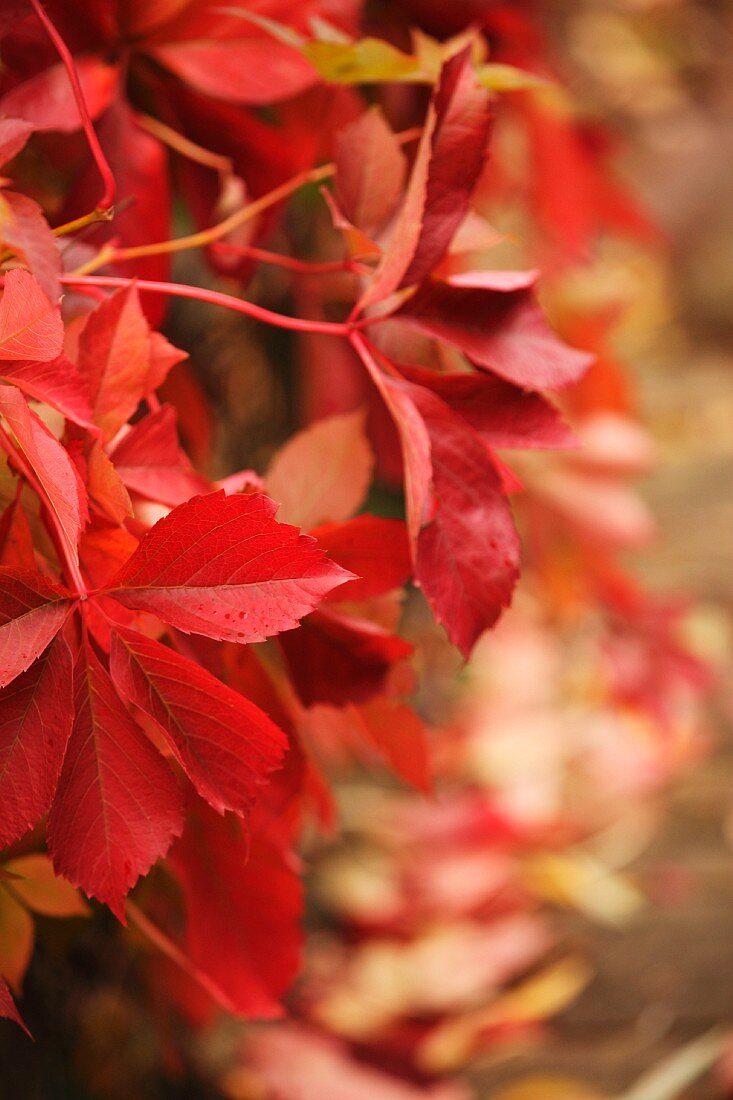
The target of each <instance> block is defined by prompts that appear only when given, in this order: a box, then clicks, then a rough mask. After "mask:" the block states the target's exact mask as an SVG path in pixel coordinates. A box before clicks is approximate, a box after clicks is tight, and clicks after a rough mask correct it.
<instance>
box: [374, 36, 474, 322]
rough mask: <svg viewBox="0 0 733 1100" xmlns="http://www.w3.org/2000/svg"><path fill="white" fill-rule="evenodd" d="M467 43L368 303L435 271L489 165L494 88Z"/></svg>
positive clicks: (449, 72)
mask: <svg viewBox="0 0 733 1100" xmlns="http://www.w3.org/2000/svg"><path fill="white" fill-rule="evenodd" d="M470 55H471V48H470V47H466V49H465V50H463V51H462V52H461V53H459V54H456V55H455V57H452V58H451V59H450V60H449V61H447V62H446V63H445V65H444V66H443V71H442V74H441V78H440V83H439V84H438V86H437V88H436V90H435V93H434V95H433V99H432V102H431V105H430V108H429V111H428V115H427V118H426V120H425V124H424V127H423V133H422V137H421V139H420V145H419V147H418V151H417V154H416V157H415V162H414V165H413V169H412V173H411V175H410V182H409V184H408V188H407V193H406V195H405V199H404V202H403V204H402V207H401V209H400V212H399V214H398V215H397V219H396V222H395V226H394V229H393V230H392V232H391V235H390V240H389V245H388V247H387V249H386V251H385V254H384V256H383V258H382V261H381V263H380V265H379V267H378V268H377V271H376V273H375V275H374V278H373V280H372V282H371V283H370V285H369V286H368V287H367V289H366V291H365V293H364V294H363V296H362V298H361V300H360V302H359V308H360V309H362V310H363V309H364V308H365V307H366V306H367V305H372V304H374V303H375V302H379V301H381V300H382V299H384V298H386V297H388V296H389V295H390V294H392V292H393V291H395V290H397V289H399V288H400V287H404V286H410V285H412V284H413V283H416V282H419V281H421V280H422V279H424V278H425V277H426V275H428V274H429V273H430V272H431V271H432V270H433V268H434V267H435V266H436V265H437V264H438V263H439V262H440V260H442V258H443V256H444V255H445V253H446V252H447V250H448V247H449V245H450V242H451V240H452V239H453V235H454V234H455V232H456V230H457V229H458V227H459V226H460V224H461V222H462V221H463V219H464V217H465V215H466V212H467V210H468V203H469V199H470V197H471V194H472V192H473V189H474V187H475V185H476V182H477V180H478V177H479V174H480V172H481V168H482V167H483V162H484V157H485V150H486V141H487V138H488V133H489V111H488V100H489V97H488V94H487V92H486V91H485V90H483V89H482V88H480V87H479V86H478V84H477V81H476V77H475V73H474V71H473V67H472V64H471V59H470Z"/></svg>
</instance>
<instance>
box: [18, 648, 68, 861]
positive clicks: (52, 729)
mask: <svg viewBox="0 0 733 1100" xmlns="http://www.w3.org/2000/svg"><path fill="white" fill-rule="evenodd" d="M72 684H73V667H72V660H71V652H70V650H69V647H68V645H67V644H66V642H65V641H64V639H63V638H62V637H61V636H59V637H57V638H56V640H55V641H54V642H52V644H51V645H50V646H48V648H47V649H46V650H45V651H44V653H42V654H41V656H40V657H39V658H38V659H37V660H36V661H34V662H33V664H32V665H31V666H30V668H29V669H28V670H27V671H26V672H24V673H23V674H22V675H21V676H17V677H16V678H15V680H13V682H12V683H11V684H9V685H8V686H7V687H5V688H3V689H2V690H0V807H1V809H0V847H2V848H4V847H6V846H7V845H8V844H11V843H12V842H13V841H14V840H18V839H19V838H20V837H21V836H23V834H24V833H25V832H27V831H28V829H32V828H33V826H34V825H36V824H37V822H38V821H39V820H40V818H41V817H42V816H43V814H45V813H47V811H48V809H49V807H50V805H51V800H52V799H53V794H54V791H55V789H56V782H57V780H58V777H59V773H60V771H61V763H62V761H63V758H64V752H65V751H66V744H67V742H68V740H69V734H70V733H71V726H72V722H73V720H74V697H73V691H72Z"/></svg>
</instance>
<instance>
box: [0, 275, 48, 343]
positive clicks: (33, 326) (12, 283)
mask: <svg viewBox="0 0 733 1100" xmlns="http://www.w3.org/2000/svg"><path fill="white" fill-rule="evenodd" d="M63 344H64V326H63V323H62V321H61V314H60V313H59V309H58V306H56V305H53V304H52V303H51V302H49V300H48V298H47V297H46V295H45V294H44V292H43V290H42V289H41V287H40V285H39V283H38V280H37V279H34V277H33V276H32V275H31V274H30V272H29V271H23V269H22V268H19V267H18V268H14V269H13V270H12V271H7V272H6V273H5V289H4V291H3V296H2V299H1V300H0V359H21V360H25V359H34V360H36V361H37V362H44V363H47V362H48V361H49V360H50V359H55V358H56V357H57V356H58V355H60V354H61V350H62V348H63Z"/></svg>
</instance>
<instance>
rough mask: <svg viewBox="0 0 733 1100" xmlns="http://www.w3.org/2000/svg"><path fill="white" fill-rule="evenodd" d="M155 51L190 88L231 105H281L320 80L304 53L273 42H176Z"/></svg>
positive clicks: (162, 62)
mask: <svg viewBox="0 0 733 1100" xmlns="http://www.w3.org/2000/svg"><path fill="white" fill-rule="evenodd" d="M151 52H152V54H153V56H154V57H155V58H156V60H158V61H159V62H160V64H161V65H164V66H165V68H167V69H170V71H171V72H173V73H175V74H176V76H178V77H180V78H181V79H182V80H183V81H184V82H185V83H186V84H190V86H191V87H192V88H195V89H196V90H197V91H199V92H203V93H204V95H210V96H213V97H214V99H223V100H224V101H225V102H227V103H248V104H253V105H258V104H270V103H277V102H278V101H279V100H281V99H288V98H290V96H294V95H297V94H298V93H299V92H302V91H304V90H305V89H306V88H309V87H310V86H311V85H312V84H315V83H316V81H317V80H318V75H317V73H316V71H315V69H314V68H313V66H312V65H311V63H310V62H309V61H307V60H306V58H305V57H303V56H302V54H300V53H299V52H298V51H297V50H295V49H291V48H290V47H289V46H286V45H284V44H283V43H281V42H277V41H275V40H274V39H271V38H264V37H262V38H259V37H258V38H240V39H230V40H229V41H221V40H219V41H215V40H211V41H198V42H195V41H190V42H176V43H172V44H171V45H164V46H156V47H155V48H154V50H152V51H151Z"/></svg>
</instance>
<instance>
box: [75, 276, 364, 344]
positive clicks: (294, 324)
mask: <svg viewBox="0 0 733 1100" xmlns="http://www.w3.org/2000/svg"><path fill="white" fill-rule="evenodd" d="M61 282H62V283H63V284H64V286H78V287H82V288H83V287H85V286H86V287H112V288H117V287H124V286H129V285H130V282H131V280H130V279H126V278H124V277H123V276H118V275H73V274H70V275H62V276H61ZM135 285H136V286H137V288H138V290H141V291H149V292H150V293H152V294H169V295H172V296H175V297H177V298H193V299H194V300H195V301H198V302H208V303H209V304H210V305H212V306H223V307H224V308H225V309H231V310H234V311H235V312H236V313H244V314H246V315H247V316H248V317H254V319H255V320H256V321H262V322H263V323H264V324H266V325H273V326H274V327H275V328H284V329H289V330H290V331H291V332H316V333H317V332H321V333H325V334H327V335H329V336H346V335H348V333H349V332H351V330H352V328H353V326H352V325H351V324H349V323H347V322H332V321H306V320H304V319H303V318H301V317H287V316H285V314H283V313H275V312H274V311H273V310H271V309H265V307H264V306H258V305H255V303H254V302H247V301H245V300H244V299H243V298H235V297H234V295H232V294H222V292H221V291H218V290H207V289H206V288H205V287H199V286H188V285H187V284H185V283H159V282H154V281H152V280H150V279H136V280H135Z"/></svg>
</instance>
